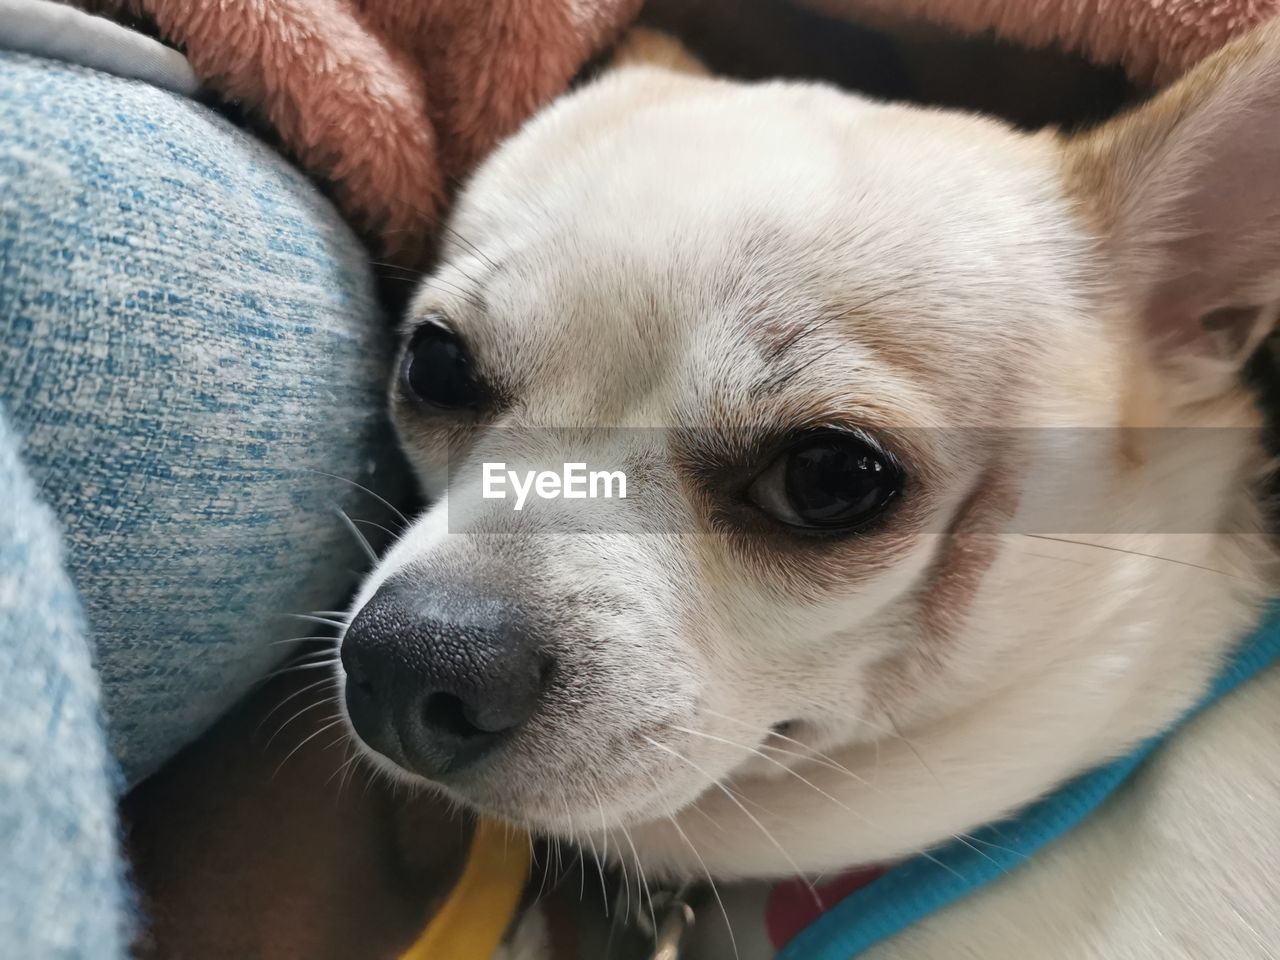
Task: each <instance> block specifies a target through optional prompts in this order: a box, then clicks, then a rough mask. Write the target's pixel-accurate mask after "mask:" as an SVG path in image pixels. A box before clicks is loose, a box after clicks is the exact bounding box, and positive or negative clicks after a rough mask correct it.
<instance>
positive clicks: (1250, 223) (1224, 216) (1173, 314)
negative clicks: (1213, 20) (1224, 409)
mask: <svg viewBox="0 0 1280 960" xmlns="http://www.w3.org/2000/svg"><path fill="white" fill-rule="evenodd" d="M1064 156H1065V162H1066V178H1067V183H1068V187H1069V189H1070V190H1071V191H1072V192H1073V193H1074V194H1076V195H1077V196H1079V197H1081V198H1082V199H1083V200H1084V203H1085V205H1086V207H1087V208H1088V212H1089V215H1090V217H1091V218H1092V219H1093V220H1094V221H1095V223H1096V224H1097V225H1098V226H1099V227H1100V229H1101V233H1102V237H1103V242H1104V245H1103V255H1104V257H1105V258H1106V259H1105V260H1104V268H1105V269H1106V270H1107V271H1108V272H1109V274H1110V275H1111V276H1113V277H1115V278H1116V279H1117V280H1119V282H1121V283H1123V284H1126V285H1127V287H1128V289H1129V290H1130V292H1131V294H1132V295H1133V296H1134V297H1135V298H1136V301H1137V306H1138V309H1139V311H1140V317H1141V320H1142V323H1143V329H1144V332H1145V336H1146V337H1147V338H1148V342H1149V343H1150V344H1151V345H1152V349H1153V350H1154V351H1155V353H1156V355H1157V356H1158V357H1160V358H1161V359H1170V358H1171V356H1172V357H1173V358H1179V359H1185V358H1188V357H1193V358H1197V359H1208V360H1215V361H1224V362H1225V364H1214V366H1215V367H1219V368H1222V367H1223V366H1224V365H1225V366H1226V367H1227V368H1229V369H1231V370H1232V371H1233V372H1234V370H1235V369H1236V368H1238V366H1239V365H1240V364H1242V363H1243V362H1244V361H1245V360H1246V359H1248V356H1249V355H1250V354H1251V353H1252V352H1253V350H1254V349H1255V348H1256V347H1257V346H1258V344H1259V343H1260V342H1261V340H1262V339H1263V338H1265V336H1266V335H1267V334H1268V333H1269V332H1270V331H1271V329H1272V328H1273V327H1274V325H1275V320H1276V315H1277V308H1278V307H1280V19H1277V20H1273V21H1271V22H1270V23H1269V24H1268V25H1265V26H1263V27H1260V28H1258V29H1257V30H1255V31H1253V32H1251V33H1249V34H1246V35H1244V36H1242V37H1240V38H1237V39H1236V40H1234V41H1233V42H1231V43H1229V44H1228V45H1227V46H1226V47H1224V48H1222V49H1221V50H1220V51H1219V52H1218V53H1216V54H1215V55H1213V56H1211V57H1209V58H1208V59H1207V60H1205V61H1203V62H1202V63H1201V64H1200V65H1199V66H1197V67H1196V68H1194V69H1193V70H1191V71H1190V72H1189V73H1188V74H1186V75H1185V76H1184V77H1182V78H1181V79H1180V80H1179V81H1178V82H1177V83H1175V84H1174V85H1173V86H1171V87H1169V88H1168V89H1166V90H1165V91H1164V92H1162V93H1161V94H1160V95H1158V96H1156V97H1155V98H1154V99H1153V100H1151V101H1149V102H1148V103H1146V104H1144V105H1143V106H1141V107H1139V108H1137V109H1136V110H1134V111H1132V112H1130V113H1128V114H1126V115H1123V116H1120V117H1118V118H1116V119H1115V120H1113V121H1111V122H1109V123H1106V124H1104V125H1103V126H1101V127H1099V128H1097V129H1095V130H1093V131H1092V132H1089V133H1086V134H1084V135H1082V136H1079V137H1076V138H1073V139H1070V140H1068V141H1067V142H1066V144H1065V154H1064Z"/></svg>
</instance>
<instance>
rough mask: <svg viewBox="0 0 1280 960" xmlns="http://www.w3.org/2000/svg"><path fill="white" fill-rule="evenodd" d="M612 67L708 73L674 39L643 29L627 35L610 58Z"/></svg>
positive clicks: (703, 74)
mask: <svg viewBox="0 0 1280 960" xmlns="http://www.w3.org/2000/svg"><path fill="white" fill-rule="evenodd" d="M612 65H613V66H615V67H627V66H639V65H644V66H650V67H662V68H663V69H666V70H671V71H673V72H675V73H685V74H689V75H690V76H707V75H708V74H709V73H710V71H708V70H707V68H706V66H705V65H704V64H703V63H702V61H701V60H699V59H698V58H697V57H695V56H694V55H693V54H692V53H690V52H689V50H688V48H687V47H685V45H684V44H683V43H681V42H680V41H679V40H677V39H676V38H675V37H673V36H671V35H670V34H666V33H661V32H659V31H657V30H652V29H649V28H647V27H636V28H634V29H633V30H631V31H630V32H628V33H627V35H626V36H625V37H624V38H623V39H622V43H620V44H619V45H618V49H617V51H616V52H615V53H614V55H613V61H612Z"/></svg>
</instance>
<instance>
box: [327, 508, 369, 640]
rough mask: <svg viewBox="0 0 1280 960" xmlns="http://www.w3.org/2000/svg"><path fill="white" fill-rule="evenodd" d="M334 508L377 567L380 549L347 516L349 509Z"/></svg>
mask: <svg viewBox="0 0 1280 960" xmlns="http://www.w3.org/2000/svg"><path fill="white" fill-rule="evenodd" d="M333 509H334V510H335V511H336V512H337V514H338V516H339V518H341V520H342V522H343V523H344V524H346V527H347V529H348V530H349V531H351V535H352V536H353V537H355V538H356V542H357V543H358V544H360V547H361V549H363V550H364V552H365V556H367V557H368V558H369V562H370V563H371V564H373V565H374V566H375V567H376V566H377V565H378V551H376V550H374V549H373V547H372V545H370V543H369V541H368V539H367V538H366V537H365V535H364V534H363V533H361V532H360V528H359V527H357V526H356V525H355V524H354V523H352V522H351V518H350V517H348V516H347V511H345V510H343V509H342V508H341V507H339V506H335V507H334V508H333ZM344 626H345V624H344Z"/></svg>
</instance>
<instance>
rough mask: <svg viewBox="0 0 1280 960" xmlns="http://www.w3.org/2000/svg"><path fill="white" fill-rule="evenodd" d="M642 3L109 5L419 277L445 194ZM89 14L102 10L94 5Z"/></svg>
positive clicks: (278, 0)
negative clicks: (141, 23) (146, 21)
mask: <svg viewBox="0 0 1280 960" xmlns="http://www.w3.org/2000/svg"><path fill="white" fill-rule="evenodd" d="M639 3H640V0H114V2H111V0H108V3H107V4H106V5H107V6H109V7H110V6H115V7H117V8H126V9H128V10H130V11H140V12H143V13H145V14H147V15H149V16H150V17H151V18H152V19H153V20H154V21H155V23H156V24H157V26H158V27H159V29H160V32H161V35H162V36H163V38H164V39H165V40H167V41H168V42H170V43H173V44H175V45H176V46H179V47H181V48H182V49H184V50H185V51H186V54H187V57H188V59H190V61H191V64H192V66H193V67H194V68H195V71H196V73H197V74H198V75H199V76H200V78H201V79H202V80H203V81H204V82H205V83H206V84H208V85H209V86H210V87H212V88H213V89H214V90H216V91H217V92H218V93H219V94H220V95H221V96H222V97H224V98H225V99H227V100H230V101H235V102H239V103H240V104H241V105H242V106H244V107H245V108H247V109H248V111H249V112H250V114H251V115H252V116H253V117H254V118H255V119H257V120H258V121H260V122H265V124H266V125H268V126H269V127H270V128H272V129H274V131H275V133H276V134H277V135H278V137H279V139H280V141H281V143H282V146H283V147H284V149H285V150H286V151H287V152H288V153H289V154H290V155H292V156H293V157H294V158H295V159H296V160H297V161H298V162H299V163H300V164H301V165H302V166H303V167H304V168H306V169H307V170H308V171H309V172H310V173H312V174H313V175H315V176H316V177H317V178H318V179H320V180H321V181H323V182H325V183H327V184H329V185H331V187H332V193H333V196H334V199H335V200H336V201H337V203H338V204H339V205H340V206H341V207H342V208H343V210H344V212H345V213H346V214H347V216H348V218H349V219H350V220H351V221H352V222H353V223H354V224H355V226H356V227H357V228H358V229H360V230H362V231H363V232H364V234H365V235H366V237H368V239H369V240H370V242H371V243H372V245H373V246H374V248H375V249H376V250H377V252H378V253H379V254H380V255H381V256H383V257H385V258H386V259H388V260H392V261H395V262H396V263H399V264H402V265H405V266H418V265H420V264H421V263H422V262H423V260H424V258H425V257H426V255H427V252H428V251H429V249H430V240H431V237H432V236H433V234H434V233H435V229H436V225H437V223H438V217H439V215H440V213H441V211H442V209H443V205H444V203H445V201H446V199H447V197H448V195H449V194H450V192H451V186H452V184H453V183H455V182H456V179H457V178H458V177H460V176H462V175H464V174H465V173H467V172H468V171H469V170H470V169H471V167H472V166H473V165H474V164H475V163H476V162H477V161H478V160H479V159H480V158H481V157H483V155H484V154H485V153H486V152H487V151H488V150H489V149H491V148H492V147H493V146H494V145H495V144H496V143H497V142H498V141H499V140H500V139H501V138H502V137H504V136H506V135H507V134H510V133H511V132H513V131H514V130H515V129H516V127H518V126H519V125H520V123H521V122H522V121H523V120H524V119H525V118H526V117H527V116H529V114H531V113H532V112H534V111H535V110H536V109H538V107H540V106H542V105H543V104H544V103H546V102H547V101H548V100H550V99H551V98H552V97H554V96H555V95H556V94H558V93H560V92H561V91H562V90H563V89H564V88H565V87H566V85H567V84H568V83H569V81H570V79H571V78H572V77H573V75H574V73H575V72H576V71H577V69H578V68H579V67H580V66H581V65H582V63H583V62H584V61H585V60H587V59H588V58H589V57H590V56H591V55H592V54H594V53H595V52H597V51H598V50H599V49H600V48H601V47H602V46H603V45H605V44H606V43H608V42H609V41H610V39H611V38H612V37H613V35H614V34H615V33H616V31H617V30H618V29H619V28H620V27H621V26H622V25H624V24H625V23H627V22H628V21H629V20H630V19H631V18H632V17H633V16H634V15H635V13H636V11H637V8H638V7H639ZM96 5H97V6H102V3H101V2H99V3H98V4H96Z"/></svg>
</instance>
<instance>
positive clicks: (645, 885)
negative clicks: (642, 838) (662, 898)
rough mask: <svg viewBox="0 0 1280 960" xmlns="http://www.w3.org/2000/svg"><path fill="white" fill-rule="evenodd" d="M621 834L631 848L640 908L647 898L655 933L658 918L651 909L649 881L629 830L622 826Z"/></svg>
mask: <svg viewBox="0 0 1280 960" xmlns="http://www.w3.org/2000/svg"><path fill="white" fill-rule="evenodd" d="M619 826H621V827H622V836H623V837H624V838H625V839H626V841H627V846H628V847H630V848H631V858H632V860H633V862H634V863H635V867H636V876H637V877H638V878H639V880H638V882H637V884H636V895H637V897H638V898H639V900H640V908H641V909H643V908H644V898H645V897H646V896H648V898H649V923H650V926H651V929H652V930H653V931H654V932H655V933H656V932H657V930H658V918H657V916H656V914H655V913H654V911H653V894H652V893H650V891H649V881H648V878H646V877H645V875H644V866H643V865H642V864H641V863H640V854H639V853H637V852H636V845H635V841H634V840H632V839H631V831H630V830H628V829H627V828H626V827H625V826H622V825H621V824H619Z"/></svg>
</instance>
